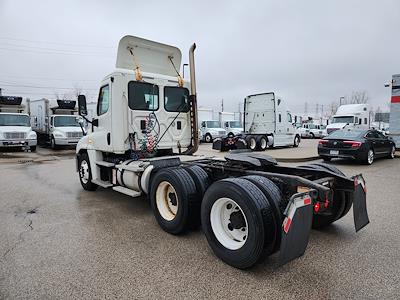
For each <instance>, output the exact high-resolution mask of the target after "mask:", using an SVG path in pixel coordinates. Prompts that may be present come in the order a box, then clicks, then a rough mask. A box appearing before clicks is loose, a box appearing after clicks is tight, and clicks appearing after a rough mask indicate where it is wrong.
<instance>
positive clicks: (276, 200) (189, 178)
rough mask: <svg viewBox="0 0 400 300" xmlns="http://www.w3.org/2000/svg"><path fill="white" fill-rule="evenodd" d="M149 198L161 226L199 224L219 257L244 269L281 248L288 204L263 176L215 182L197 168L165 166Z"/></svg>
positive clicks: (176, 230)
mask: <svg viewBox="0 0 400 300" xmlns="http://www.w3.org/2000/svg"><path fill="white" fill-rule="evenodd" d="M151 186H152V190H151V191H150V201H151V206H152V209H153V213H154V215H155V218H156V220H157V222H158V224H159V225H160V227H161V228H162V229H163V230H165V231H166V232H169V233H171V234H180V233H183V232H185V231H186V230H187V229H189V228H190V227H192V225H197V224H199V221H200V217H201V225H202V229H203V231H204V234H205V235H206V238H207V241H208V243H209V245H210V247H211V249H212V250H213V252H214V253H215V255H216V256H217V257H219V258H220V259H221V260H223V261H224V262H226V263H227V264H229V265H231V266H233V267H236V268H240V269H245V268H249V267H251V266H253V265H254V264H255V263H257V262H258V261H259V260H260V259H261V258H262V257H264V256H265V255H270V254H272V253H274V252H275V251H277V250H278V249H279V245H280V233H281V229H280V228H281V224H282V219H283V210H284V208H285V206H286V204H285V203H284V202H283V198H282V195H281V192H280V190H279V189H278V187H277V186H276V185H275V184H274V183H273V182H272V181H270V180H268V179H267V178H263V177H260V176H245V177H241V178H228V179H222V180H219V181H216V182H214V183H213V184H212V185H211V186H210V179H209V177H208V175H207V173H206V172H205V171H204V170H203V169H202V168H200V167H198V166H190V167H186V168H182V167H178V168H168V169H164V170H162V171H159V172H157V173H156V174H155V175H154V178H153V180H152V184H151Z"/></svg>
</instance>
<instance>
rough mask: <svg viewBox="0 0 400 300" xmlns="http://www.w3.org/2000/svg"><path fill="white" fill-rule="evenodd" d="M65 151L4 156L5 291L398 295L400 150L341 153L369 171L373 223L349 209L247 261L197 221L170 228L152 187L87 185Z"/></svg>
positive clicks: (2, 294) (0, 264)
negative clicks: (362, 155) (156, 213)
mask: <svg viewBox="0 0 400 300" xmlns="http://www.w3.org/2000/svg"><path fill="white" fill-rule="evenodd" d="M50 152H51V151H49V153H50ZM267 152H268V151H267ZM60 153H61V152H59V153H58V154H56V155H53V154H45V155H42V156H41V157H43V156H45V157H46V156H47V157H50V156H52V155H53V156H54V157H56V158H55V159H49V160H42V161H33V162H32V161H31V160H25V161H24V160H23V159H20V160H19V161H15V162H14V161H9V162H8V163H0V191H1V194H0V241H1V243H0V299H28V298H29V299H87V298H96V299H98V298H107V299H108V298H130V299H132V298H135V299H139V298H152V299H160V298H169V299H171V298H172V299H174V298H191V299H204V298H224V299H227V298H252V299H261V298H262V299H377V298H379V299H398V298H399V290H400V272H399V270H400V233H399V228H400V202H399V200H400V199H399V195H400V184H399V182H400V181H399V178H400V159H394V160H389V159H381V160H377V161H376V162H375V163H374V164H373V165H372V166H361V165H357V164H355V163H352V162H347V161H341V160H339V161H334V162H333V164H334V165H336V166H337V167H339V168H340V169H341V170H342V171H343V172H344V173H346V174H347V175H353V174H358V173H362V174H363V175H364V177H365V178H366V182H367V189H368V194H367V205H368V211H369V217H370V221H371V223H370V224H369V225H368V226H367V227H365V228H363V229H362V230H361V231H360V232H358V233H355V230H354V225H353V216H352V211H350V213H349V214H348V215H347V216H346V217H344V218H343V219H341V220H339V221H337V222H336V223H334V224H333V225H332V226H330V227H329V228H326V229H324V230H319V231H316V230H314V231H313V232H312V234H311V238H310V242H309V246H308V248H307V250H306V253H305V254H304V256H302V257H301V258H299V259H296V260H294V261H292V262H290V263H288V264H286V265H284V266H283V267H278V266H277V256H276V255H274V256H272V257H270V258H267V259H266V260H265V261H264V262H262V263H261V264H259V265H257V266H255V267H254V268H252V269H250V270H247V271H241V270H237V269H234V268H232V267H230V266H228V265H226V264H224V263H223V262H222V261H220V260H219V259H218V258H216V257H215V256H214V255H213V253H212V251H211V250H210V248H209V247H208V244H207V241H206V239H205V237H204V235H203V234H202V232H201V230H195V231H191V232H189V233H188V234H186V235H183V236H173V235H170V234H167V233H165V232H164V231H162V230H161V229H160V228H159V226H158V225H157V223H156V221H155V219H154V217H153V214H152V211H151V207H150V205H149V203H148V201H147V199H145V198H138V199H136V198H130V197H129V196H125V195H122V194H119V193H117V192H114V191H110V190H105V189H102V188H99V189H98V190H97V191H96V192H87V191H84V190H83V189H82V188H81V186H80V183H79V179H78V176H77V173H76V172H75V169H74V168H75V161H74V159H73V158H72V157H71V154H66V155H65V156H63V157H62V158H60V157H61V155H60ZM39 154H40V152H39ZM267 154H270V153H267ZM22 157H23V155H22Z"/></svg>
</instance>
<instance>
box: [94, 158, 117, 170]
mask: <svg viewBox="0 0 400 300" xmlns="http://www.w3.org/2000/svg"><path fill="white" fill-rule="evenodd" d="M96 165H98V166H102V167H107V168H111V167H114V166H115V164H114V163H111V162H108V161H104V160H98V161H96Z"/></svg>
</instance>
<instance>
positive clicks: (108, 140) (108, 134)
mask: <svg viewBox="0 0 400 300" xmlns="http://www.w3.org/2000/svg"><path fill="white" fill-rule="evenodd" d="M110 143H111V134H110V133H107V144H108V145H110Z"/></svg>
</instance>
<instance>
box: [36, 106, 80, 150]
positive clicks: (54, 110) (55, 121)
mask: <svg viewBox="0 0 400 300" xmlns="http://www.w3.org/2000/svg"><path fill="white" fill-rule="evenodd" d="M30 112H31V119H32V126H33V129H34V130H35V131H36V132H37V134H38V140H39V142H40V143H42V144H49V145H50V146H51V148H52V149H56V148H58V147H60V146H75V145H76V144H77V143H78V141H79V139H80V138H81V137H82V136H83V130H82V127H81V124H80V122H79V120H80V119H81V117H79V116H78V115H77V112H78V110H77V109H76V101H74V100H57V101H55V100H49V99H40V100H34V101H31V102H30Z"/></svg>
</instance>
